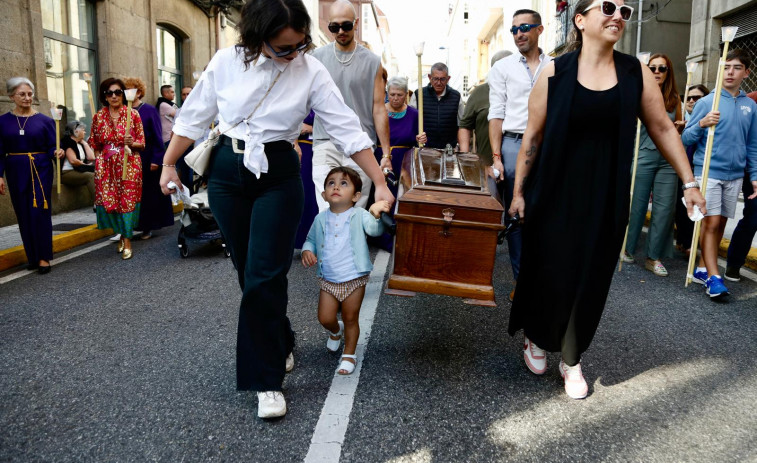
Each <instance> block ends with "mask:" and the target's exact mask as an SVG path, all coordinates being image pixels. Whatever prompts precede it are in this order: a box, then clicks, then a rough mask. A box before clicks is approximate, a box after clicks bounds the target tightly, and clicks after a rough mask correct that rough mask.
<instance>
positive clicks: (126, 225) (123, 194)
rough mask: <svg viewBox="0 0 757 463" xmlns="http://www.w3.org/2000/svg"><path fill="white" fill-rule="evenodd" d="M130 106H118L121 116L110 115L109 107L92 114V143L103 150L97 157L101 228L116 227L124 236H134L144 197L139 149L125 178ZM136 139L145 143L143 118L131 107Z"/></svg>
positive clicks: (132, 128)
mask: <svg viewBox="0 0 757 463" xmlns="http://www.w3.org/2000/svg"><path fill="white" fill-rule="evenodd" d="M127 111H128V109H127V107H126V106H122V107H121V108H120V109H119V110H118V118H117V119H114V118H111V117H110V109H109V108H107V107H105V108H102V109H101V110H100V111H98V112H97V113H96V114H95V116H94V117H93V118H92V130H91V132H90V138H89V144H90V146H91V147H92V149H93V150H94V151H96V152H97V153H99V154H98V155H97V158H96V161H95V206H96V208H97V228H101V229H106V228H112V229H113V231H114V232H115V233H120V234H121V235H122V236H123V237H124V238H131V237H132V234H133V229H134V226H135V225H136V223H137V222H138V220H139V203H140V201H141V200H142V161H141V159H140V156H139V153H138V152H136V151H132V152H131V154H130V155H129V156H128V161H127V168H126V178H125V179H123V178H122V176H123V161H124V135H125V133H126V119H127ZM129 132H130V133H131V136H132V138H133V139H134V143H139V144H142V145H144V143H145V134H144V130H143V128H142V119H141V118H140V117H139V112H137V110H135V109H132V110H131V129H130V130H129Z"/></svg>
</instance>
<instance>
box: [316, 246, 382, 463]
mask: <svg viewBox="0 0 757 463" xmlns="http://www.w3.org/2000/svg"><path fill="white" fill-rule="evenodd" d="M389 256H390V255H389V253H388V252H386V251H379V253H378V255H377V256H376V261H375V262H374V264H373V271H372V272H371V276H370V280H369V282H368V285H367V286H366V288H365V297H364V298H363V305H362V307H361V308H360V319H359V320H360V337H359V338H358V341H357V349H356V351H355V353H356V354H357V357H358V363H357V367H355V371H354V372H353V373H352V374H351V375H349V376H342V375H340V374H338V373H337V372H336V370H334V379H332V380H331V388H330V389H329V393H328V395H327V396H326V402H325V403H324V404H323V409H322V410H321V416H320V418H318V423H317V424H316V426H315V430H314V431H313V438H312V439H311V441H310V448H309V449H308V453H307V455H306V456H305V463H316V462H317V463H337V462H338V461H339V458H340V457H341V455H342V444H344V436H345V434H346V433H347V425H348V424H349V421H350V413H351V412H352V404H353V401H354V399H355V392H356V391H357V385H358V382H359V381H360V370H361V369H362V365H363V359H364V358H365V352H366V350H367V348H368V340H369V339H370V337H371V327H372V325H373V319H374V317H375V316H376V307H377V306H378V300H379V296H381V288H382V286H383V284H384V274H385V273H386V269H387V267H388V265H389Z"/></svg>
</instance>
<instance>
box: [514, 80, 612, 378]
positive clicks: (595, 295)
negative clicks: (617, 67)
mask: <svg viewBox="0 0 757 463" xmlns="http://www.w3.org/2000/svg"><path fill="white" fill-rule="evenodd" d="M573 90H574V91H573V97H572V99H571V104H570V113H571V114H570V117H569V118H568V119H567V120H565V121H564V123H565V124H567V143H566V144H565V145H563V146H562V148H561V149H560V150H559V151H561V153H560V157H563V159H561V160H560V165H561V170H562V174H561V175H559V176H555V177H552V178H551V179H550V181H549V182H550V183H551V184H550V185H548V186H546V187H544V188H548V189H549V193H548V195H549V198H550V199H549V200H548V201H549V202H551V207H541V208H539V209H538V210H537V211H536V212H534V214H537V216H536V217H534V216H533V215H530V214H529V208H528V207H527V208H526V224H525V226H524V230H523V240H524V246H523V255H522V258H521V259H522V262H523V265H522V268H521V272H520V276H519V278H518V286H517V290H516V292H515V300H514V302H513V308H512V312H511V315H510V333H511V334H513V333H514V332H515V331H517V330H518V329H520V328H523V329H524V330H525V334H526V336H528V337H529V339H531V340H532V341H533V342H534V343H535V344H536V345H538V346H539V347H542V348H544V349H546V350H549V351H562V353H563V358H564V359H565V361H566V362H567V363H568V364H569V365H574V364H575V363H577V362H578V361H579V360H580V354H581V353H582V352H583V351H585V350H586V348H587V347H588V346H589V344H590V343H591V339H592V338H593V336H594V333H595V331H596V328H597V326H598V325H599V321H600V319H601V317H602V312H603V310H604V304H605V301H606V299H607V294H608V292H609V288H610V284H611V282H612V276H613V273H614V267H615V263H616V262H617V259H618V255H619V252H620V248H621V246H622V238H623V235H622V234H618V233H617V232H615V230H616V228H617V227H616V216H617V214H623V213H624V212H623V211H619V210H617V209H618V208H617V202H616V201H615V197H616V195H615V192H616V190H617V188H618V185H616V183H617V176H616V173H617V171H618V162H619V161H618V159H619V156H618V151H619V150H618V146H619V142H618V140H619V132H620V129H619V127H620V115H619V106H620V104H619V103H620V94H621V92H620V88H619V85H616V86H614V87H612V88H611V89H608V90H604V91H594V90H589V89H587V88H585V87H583V86H582V85H581V84H580V83H578V81H577V80H576V81H575V88H574V89H573ZM545 136H549V133H545ZM534 181H535V182H539V181H540V180H539V178H538V177H537V178H536V179H535V180H534ZM542 181H544V180H543V179H542ZM625 213H626V215H627V212H625ZM619 238H620V239H619ZM550 256H551V257H550Z"/></svg>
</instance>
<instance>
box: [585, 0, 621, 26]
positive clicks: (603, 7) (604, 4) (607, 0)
mask: <svg viewBox="0 0 757 463" xmlns="http://www.w3.org/2000/svg"><path fill="white" fill-rule="evenodd" d="M596 7H599V11H600V12H601V13H602V14H603V15H605V16H613V15H614V14H615V10H617V9H620V19H622V20H623V21H628V20H629V19H631V15H632V14H633V8H632V7H630V6H628V5H620V6H618V4H617V3H615V2H613V1H611V0H598V1H596V2H594V3H592V4H591V5H589V7H588V8H586V9H585V10H584V11H583V13H581V14H586V12H587V11H589V10H590V9H592V8H596Z"/></svg>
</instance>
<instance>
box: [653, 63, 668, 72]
mask: <svg viewBox="0 0 757 463" xmlns="http://www.w3.org/2000/svg"><path fill="white" fill-rule="evenodd" d="M649 70H650V71H652V72H653V73H654V72H657V71H660V74H663V73H666V72H668V67H667V66H665V65H664V64H663V65H661V66H649Z"/></svg>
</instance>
